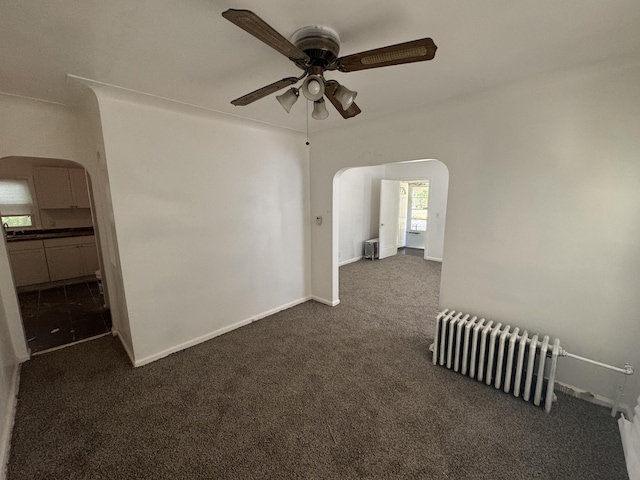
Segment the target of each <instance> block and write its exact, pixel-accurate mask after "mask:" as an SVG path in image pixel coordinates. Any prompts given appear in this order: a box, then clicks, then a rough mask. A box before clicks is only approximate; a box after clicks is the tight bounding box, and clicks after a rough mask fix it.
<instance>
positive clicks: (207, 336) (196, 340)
mask: <svg viewBox="0 0 640 480" xmlns="http://www.w3.org/2000/svg"><path fill="white" fill-rule="evenodd" d="M311 299H312V297H311V296H306V297H303V298H300V299H298V300H295V301H293V302H290V303H287V304H285V305H281V306H279V307H276V308H272V309H271V310H268V311H266V312H262V313H259V314H257V315H254V316H252V317H250V318H247V319H244V320H240V321H239V322H236V323H232V324H231V325H227V326H226V327H222V328H219V329H218V330H214V331H213V332H209V333H207V334H205V335H201V336H199V337H196V338H194V339H192V340H188V341H186V342H183V343H180V344H178V345H175V346H173V347H170V348H167V349H165V350H163V351H161V352H158V353H154V354H153V355H148V356H146V357H144V358H140V359H136V360H135V361H133V366H134V367H141V366H143V365H147V364H149V363H151V362H154V361H156V360H160V359H161V358H164V357H168V356H169V355H171V354H172V353H176V352H179V351H181V350H185V349H187V348H189V347H193V346H195V345H198V344H199V343H203V342H206V341H207V340H211V339H212V338H215V337H219V336H220V335H223V334H225V333H228V332H230V331H232V330H235V329H236V328H240V327H244V326H245V325H248V324H250V323H252V322H255V321H256V320H260V319H263V318H265V317H268V316H270V315H273V314H274V313H278V312H281V311H282V310H286V309H288V308H291V307H295V306H296V305H299V304H301V303H304V302H307V301H309V300H311ZM125 350H126V347H125Z"/></svg>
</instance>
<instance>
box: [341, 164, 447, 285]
mask: <svg viewBox="0 0 640 480" xmlns="http://www.w3.org/2000/svg"><path fill="white" fill-rule="evenodd" d="M383 180H387V181H388V180H392V181H396V182H405V183H407V184H412V183H415V182H417V181H424V180H428V185H429V202H428V203H429V208H428V218H427V217H426V216H425V218H424V220H425V226H424V227H425V228H424V230H425V232H424V237H425V239H424V247H423V249H421V251H420V254H421V255H422V256H423V258H424V259H425V260H429V261H436V262H442V261H443V258H444V255H443V249H444V231H445V222H446V208H447V197H448V188H449V171H448V169H447V167H446V165H445V164H444V163H442V162H440V161H439V160H434V159H430V160H416V161H409V162H398V163H391V164H384V165H378V166H371V167H354V168H348V169H343V170H341V171H339V172H338V173H336V175H335V177H334V189H333V197H334V198H333V205H334V217H333V235H334V239H335V238H336V237H337V242H335V240H334V248H333V257H334V258H333V263H334V265H336V269H335V270H334V279H333V281H334V285H337V284H338V282H339V269H338V268H337V267H338V266H342V265H346V264H348V263H350V262H354V261H358V260H360V259H361V258H362V257H363V255H364V242H365V241H367V240H369V239H373V238H376V237H378V232H379V229H380V225H379V221H380V220H379V218H380V200H381V182H382V181H383ZM398 202H399V199H398ZM405 208H406V207H405ZM427 224H428V227H427ZM396 229H397V226H396ZM398 246H399V247H400V246H403V247H405V248H406V247H407V245H406V242H405V243H404V244H403V245H400V244H398ZM336 247H337V248H336ZM409 248H411V246H409ZM402 253H406V251H405V252H402Z"/></svg>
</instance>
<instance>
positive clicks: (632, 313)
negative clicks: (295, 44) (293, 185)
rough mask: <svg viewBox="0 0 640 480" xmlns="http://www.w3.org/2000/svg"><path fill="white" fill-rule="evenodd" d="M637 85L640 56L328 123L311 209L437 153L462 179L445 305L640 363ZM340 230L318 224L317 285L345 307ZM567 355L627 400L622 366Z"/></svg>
mask: <svg viewBox="0 0 640 480" xmlns="http://www.w3.org/2000/svg"><path fill="white" fill-rule="evenodd" d="M639 85H640V64H638V63H635V64H617V65H616V64H611V65H602V66H598V67H592V68H589V69H586V70H581V71H572V72H565V73H562V74H557V75H554V76H552V77H545V78H537V79H533V80H530V81H527V82H524V83H519V84H516V85H511V86H508V87H505V88H502V89H498V90H493V91H489V92H485V93H482V94H479V95H476V96H472V97H468V98H464V99H459V100H457V101H452V102H448V103H444V104H440V105H436V106H430V107H429V108H416V109H415V110H412V111H407V112H405V113H404V114H402V115H396V116H392V117H388V118H384V119H380V120H377V121H371V122H362V123H358V124H354V125H346V124H345V126H344V127H343V128H340V129H336V130H329V131H325V132H321V133H319V134H317V135H314V138H313V139H312V140H313V142H312V145H313V150H312V162H311V192H312V196H311V214H312V215H314V216H315V215H320V214H322V215H324V216H325V219H326V220H328V219H330V218H331V213H332V210H333V209H334V204H333V200H332V180H333V176H334V175H335V173H336V172H338V171H339V170H341V169H343V168H345V167H354V166H360V165H380V164H384V163H389V162H391V161H398V160H414V159H419V158H437V159H439V160H441V161H442V162H444V163H445V164H446V165H447V167H448V168H449V174H450V182H449V198H448V204H447V229H446V234H445V237H446V238H445V247H444V256H445V262H444V263H443V270H442V285H441V295H440V302H441V306H446V307H449V308H454V309H456V310H462V311H469V312H473V313H476V314H479V315H484V316H488V317H490V318H494V319H496V320H500V321H503V322H504V321H506V322H509V323H513V324H515V325H518V326H520V327H523V328H528V329H529V330H531V331H539V332H540V333H544V334H549V335H552V336H557V337H558V338H560V339H561V341H562V343H563V345H564V347H565V348H566V349H567V350H569V351H572V352H573V353H577V354H581V355H584V356H589V357H592V358H595V359H597V360H600V361H604V362H607V363H612V364H617V365H622V364H623V363H624V362H627V361H629V362H631V363H633V364H635V366H636V367H637V368H640V350H639V349H638V348H637V341H638V338H640V322H638V317H637V315H638V313H637V312H638V311H640V295H638V285H639V284H640V222H639V221H638V218H640V201H639V200H640V193H639V192H640V162H639V161H638V151H640V136H639V135H638V132H639V131H640V102H639V101H638V96H639V87H638V86H639ZM332 223H333V224H332ZM337 227H338V226H337V225H336V224H335V222H331V221H325V223H324V224H323V225H322V226H321V227H318V226H314V227H313V228H312V271H313V276H312V291H313V294H314V295H316V296H318V297H324V298H326V299H327V300H329V301H331V302H334V303H335V302H336V301H337V300H338V295H337V294H338V289H337V281H336V280H337V272H338V268H337V256H336V257H335V261H332V251H335V249H336V248H338V245H337V242H336V238H335V237H336V235H335V233H336V231H337ZM560 363H561V365H560V370H559V374H558V379H559V380H560V381H563V382H565V383H568V384H570V385H573V386H576V387H580V388H583V389H585V390H589V391H592V392H594V393H595V394H599V395H602V396H604V397H607V398H614V397H615V394H616V386H617V383H618V382H619V381H620V380H621V379H620V377H619V376H618V374H615V373H610V372H608V371H604V370H598V368H597V367H589V366H584V365H582V364H579V363H578V362H576V361H571V360H569V359H562V361H561V362H560ZM629 384H630V387H629V388H628V393H627V397H626V398H627V399H628V400H629V401H630V402H633V401H634V400H635V398H636V397H637V396H638V393H639V388H638V380H637V375H636V377H635V378H632V379H630V382H629Z"/></svg>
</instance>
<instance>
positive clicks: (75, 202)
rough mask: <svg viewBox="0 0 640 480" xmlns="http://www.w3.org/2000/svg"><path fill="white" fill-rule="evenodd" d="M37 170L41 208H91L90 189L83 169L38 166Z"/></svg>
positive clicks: (37, 185) (37, 193) (36, 179)
mask: <svg viewBox="0 0 640 480" xmlns="http://www.w3.org/2000/svg"><path fill="white" fill-rule="evenodd" d="M35 170H36V172H35V173H36V174H35V183H36V195H37V197H38V205H39V207H40V208H89V206H90V204H89V191H88V190H87V180H86V176H85V172H84V170H83V169H81V168H62V167H37V168H36V169H35Z"/></svg>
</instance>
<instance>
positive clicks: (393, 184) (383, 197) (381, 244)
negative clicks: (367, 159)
mask: <svg viewBox="0 0 640 480" xmlns="http://www.w3.org/2000/svg"><path fill="white" fill-rule="evenodd" d="M399 198H400V182H398V181H395V180H381V185H380V230H379V232H378V258H381V259H382V258H386V257H391V256H393V255H396V254H397V253H398V210H399V205H398V203H399V201H398V200H399Z"/></svg>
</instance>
